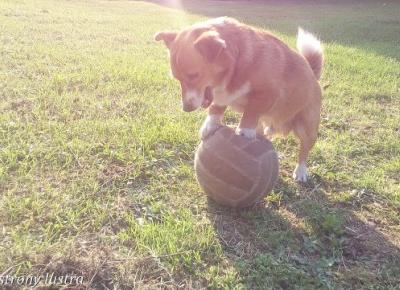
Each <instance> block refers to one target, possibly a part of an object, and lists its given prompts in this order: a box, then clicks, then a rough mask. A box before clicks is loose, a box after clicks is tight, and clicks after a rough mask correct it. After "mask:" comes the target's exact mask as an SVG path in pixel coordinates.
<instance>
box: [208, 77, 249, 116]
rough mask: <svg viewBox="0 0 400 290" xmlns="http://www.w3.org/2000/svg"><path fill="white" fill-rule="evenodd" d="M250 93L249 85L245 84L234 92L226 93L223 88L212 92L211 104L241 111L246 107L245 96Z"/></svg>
mask: <svg viewBox="0 0 400 290" xmlns="http://www.w3.org/2000/svg"><path fill="white" fill-rule="evenodd" d="M249 92H250V84H249V83H245V84H243V85H242V86H241V87H240V88H239V89H237V90H236V91H234V92H230V93H229V92H227V91H226V88H225V86H219V87H216V88H215V89H214V90H213V95H214V100H213V103H214V104H216V105H218V106H231V107H232V108H233V109H234V110H237V111H242V110H243V106H244V105H246V98H245V97H246V95H247V94H248V93H249Z"/></svg>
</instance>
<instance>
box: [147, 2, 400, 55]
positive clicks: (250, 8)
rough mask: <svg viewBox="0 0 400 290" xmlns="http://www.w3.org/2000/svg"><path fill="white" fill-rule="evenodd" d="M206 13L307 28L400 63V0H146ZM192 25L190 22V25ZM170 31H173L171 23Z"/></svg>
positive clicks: (289, 31)
mask: <svg viewBox="0 0 400 290" xmlns="http://www.w3.org/2000/svg"><path fill="white" fill-rule="evenodd" d="M146 2H150V3H153V4H157V5H161V6H166V7H169V8H173V9H181V10H184V11H186V12H189V13H193V14H197V15H204V16H207V17H219V16H230V17H234V18H238V19H239V20H242V21H244V22H246V23H247V24H250V25H254V26H258V27H261V28H266V29H271V30H274V31H277V32H279V33H283V34H286V35H295V34H296V33H297V28H298V27H299V26H300V27H303V28H305V29H307V30H309V31H311V32H312V33H314V34H316V35H318V36H319V37H320V38H321V39H322V41H323V42H324V43H338V44H341V45H343V46H346V47H352V48H359V49H362V50H365V51H368V52H373V53H376V54H378V55H383V56H386V57H390V58H393V59H395V60H397V61H400V52H399V50H398V49H395V47H397V46H398V44H397V39H398V37H397V35H398V34H399V33H400V29H399V27H400V19H399V18H398V16H397V15H396V13H395V12H394V11H395V10H396V9H399V7H400V6H399V4H398V3H396V2H395V1H384V2H377V1H357V0H352V1H328V0H320V1H315V0H314V1H313V0H305V1H294V0H292V1H289V0H285V1H277V0H265V1H257V0H248V1H246V0H239V1H224V0H217V1H212V0H208V1H193V0H182V1H171V0H146ZM188 24H189V23H188ZM165 29H168V27H166V28H165Z"/></svg>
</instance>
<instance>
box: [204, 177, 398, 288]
mask: <svg viewBox="0 0 400 290" xmlns="http://www.w3.org/2000/svg"><path fill="white" fill-rule="evenodd" d="M336 186H340V188H342V187H343V185H339V184H332V183H328V182H325V181H324V180H322V179H321V178H319V177H318V176H317V177H314V181H311V182H309V183H308V184H307V185H306V186H302V185H293V184H289V183H287V182H285V181H284V180H282V179H280V180H279V182H278V184H277V186H276V189H275V191H274V194H276V193H277V194H279V195H281V196H282V197H283V198H282V200H281V201H279V202H276V201H273V202H267V204H258V205H256V206H255V207H254V208H251V209H246V210H232V209H227V208H223V207H220V206H218V205H216V204H215V203H214V202H213V201H212V200H209V202H208V205H209V216H210V219H211V220H212V221H213V223H214V227H215V231H216V233H217V236H218V238H219V240H220V243H221V245H222V247H223V249H224V252H225V255H226V257H228V259H230V261H231V262H232V263H233V264H234V265H235V268H236V269H237V271H238V274H239V276H240V279H241V281H242V283H243V284H244V285H245V286H246V287H248V289H266V288H271V289H277V288H278V289H279V288H282V289H294V288H301V289H321V288H335V289H336V288H345V289H360V288H364V287H367V288H368V287H372V288H374V287H375V288H379V289H395V288H396V287H397V286H398V285H399V283H400V277H399V276H398V274H396V273H399V271H400V250H399V248H397V247H396V246H395V245H394V244H393V243H391V242H390V241H389V240H388V239H387V238H386V237H385V236H384V235H383V234H382V233H381V232H379V230H378V229H377V227H376V225H375V224H373V223H368V222H364V221H362V220H360V219H359V218H358V217H357V216H356V214H355V213H354V212H353V211H352V209H351V206H349V205H347V206H346V203H336V202H332V201H330V200H329V198H328V196H327V195H326V193H325V190H326V189H327V188H329V189H330V190H331V189H332V188H333V187H336ZM295 192H299V193H300V194H297V195H296V194H295ZM267 200H268V198H267ZM348 202H349V203H352V202H356V201H355V200H353V201H348ZM364 202H365V201H364ZM371 202H373V201H371Z"/></svg>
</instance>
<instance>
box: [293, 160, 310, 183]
mask: <svg viewBox="0 0 400 290" xmlns="http://www.w3.org/2000/svg"><path fill="white" fill-rule="evenodd" d="M293 178H294V180H296V181H299V182H307V179H308V173H307V166H306V165H305V164H304V163H300V164H297V166H296V169H295V170H294V171H293Z"/></svg>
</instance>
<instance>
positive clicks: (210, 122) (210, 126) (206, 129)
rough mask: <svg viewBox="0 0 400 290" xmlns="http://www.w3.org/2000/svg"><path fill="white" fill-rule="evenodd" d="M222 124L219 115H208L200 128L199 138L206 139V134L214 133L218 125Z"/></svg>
mask: <svg viewBox="0 0 400 290" xmlns="http://www.w3.org/2000/svg"><path fill="white" fill-rule="evenodd" d="M221 126H222V122H221V117H220V116H217V115H209V116H208V117H207V119H206V120H205V121H204V123H203V125H202V126H201V128H200V132H199V134H200V138H201V139H202V140H204V139H206V138H207V137H208V136H210V135H212V134H214V132H215V131H217V129H218V128H219V127H221Z"/></svg>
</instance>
